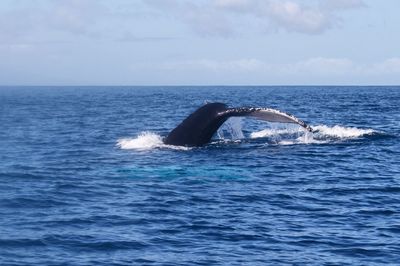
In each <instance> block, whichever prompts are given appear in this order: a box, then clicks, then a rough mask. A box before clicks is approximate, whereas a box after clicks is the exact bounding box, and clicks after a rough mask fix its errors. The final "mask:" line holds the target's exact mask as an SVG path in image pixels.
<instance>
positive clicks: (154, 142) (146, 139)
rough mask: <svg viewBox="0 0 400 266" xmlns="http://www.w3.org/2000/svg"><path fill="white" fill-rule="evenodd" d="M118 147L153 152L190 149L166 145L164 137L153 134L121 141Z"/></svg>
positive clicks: (143, 134) (146, 133)
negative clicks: (164, 149)
mask: <svg viewBox="0 0 400 266" xmlns="http://www.w3.org/2000/svg"><path fill="white" fill-rule="evenodd" d="M117 146H118V147H119V148H121V149H123V150H151V149H156V148H170V149H175V150H188V149H190V148H188V147H182V146H172V145H166V144H164V142H163V140H162V137H161V136H160V135H158V134H156V133H153V132H147V131H146V132H142V133H140V134H139V135H138V136H137V137H135V138H123V139H119V140H118V142H117Z"/></svg>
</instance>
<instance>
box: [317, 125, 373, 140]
mask: <svg viewBox="0 0 400 266" xmlns="http://www.w3.org/2000/svg"><path fill="white" fill-rule="evenodd" d="M313 129H314V131H316V134H319V135H322V136H327V137H333V138H338V139H352V138H359V137H363V136H366V135H372V134H374V133H376V131H375V130H373V129H360V128H356V127H342V126H338V125H336V126H333V127H328V126H325V125H318V126H315V127H313Z"/></svg>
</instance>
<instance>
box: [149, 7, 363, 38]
mask: <svg viewBox="0 0 400 266" xmlns="http://www.w3.org/2000/svg"><path fill="white" fill-rule="evenodd" d="M145 3H147V4H150V5H151V6H152V7H155V8H158V9H159V10H160V11H162V12H166V13H168V14H170V15H172V17H174V18H175V19H177V20H181V21H183V22H184V23H185V24H187V25H189V27H190V28H191V29H192V30H194V31H195V32H197V33H199V34H201V35H216V36H218V35H219V36H222V37H226V36H230V35H233V33H237V32H238V31H240V30H242V31H245V30H247V29H248V28H249V27H250V26H252V27H253V26H254V25H261V30H263V28H264V30H265V29H266V28H267V29H268V28H271V27H273V28H275V29H277V30H285V31H288V32H298V33H304V34H320V33H323V32H325V31H327V30H328V29H330V28H333V27H335V26H337V25H338V24H339V23H338V22H339V21H340V16H339V15H340V13H342V12H343V11H344V10H348V9H358V8H361V7H365V4H364V3H363V1H362V0H348V1H345V0H318V1H300V0H279V1H278V0H212V1H206V2H203V1H196V2H194V1H187V0H168V1H166V0H147V1H145ZM243 24H245V25H243ZM246 24H247V25H246ZM245 26H246V27H245Z"/></svg>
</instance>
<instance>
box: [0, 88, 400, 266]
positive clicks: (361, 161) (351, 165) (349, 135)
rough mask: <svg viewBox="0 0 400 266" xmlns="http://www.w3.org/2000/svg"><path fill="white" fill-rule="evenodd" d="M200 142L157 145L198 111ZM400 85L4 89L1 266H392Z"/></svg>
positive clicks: (399, 209)
mask: <svg viewBox="0 0 400 266" xmlns="http://www.w3.org/2000/svg"><path fill="white" fill-rule="evenodd" d="M213 101H218V102H223V103H226V104H228V105H229V106H232V107H240V106H255V107H271V108H276V109H279V110H282V111H285V112H289V113H291V114H293V115H295V116H297V117H298V118H300V119H302V120H304V121H306V122H307V123H309V124H310V125H311V126H312V127H313V128H314V130H315V133H314V134H312V135H310V134H305V133H304V132H303V130H302V129H300V128H299V127H298V126H295V125H288V124H277V123H266V122H260V121H256V120H252V119H241V118H234V119H230V120H228V122H227V123H226V124H225V125H223V127H222V128H221V129H220V131H219V132H218V134H216V136H215V137H214V139H213V141H212V142H211V143H210V144H209V145H206V146H204V147H199V148H186V147H174V146H168V145H164V144H163V143H162V138H163V137H165V136H166V135H167V133H168V132H169V131H170V130H171V129H173V128H174V127H175V126H176V125H178V124H179V123H180V122H181V121H182V119H184V118H185V117H186V116H188V115H189V114H190V113H191V112H193V111H194V110H196V109H197V108H198V107H200V106H202V105H203V104H204V103H206V102H213ZM399 121H400V87H317V86H311V87H304V86H303V87H296V86H292V87H274V86H272V87H271V86H270V87H223V86H210V87H111V86H110V87H1V88H0V265H30V266H32V265H107V266H111V265H400V141H399V140H400V122H399Z"/></svg>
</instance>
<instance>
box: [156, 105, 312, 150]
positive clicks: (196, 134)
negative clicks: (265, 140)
mask: <svg viewBox="0 0 400 266" xmlns="http://www.w3.org/2000/svg"><path fill="white" fill-rule="evenodd" d="M233 116H246V117H253V118H256V119H260V120H264V121H268V122H278V123H295V124H298V125H300V126H302V127H303V128H305V129H306V130H308V131H310V132H312V129H311V127H310V126H308V125H307V124H306V123H305V122H304V121H302V120H300V119H298V118H297V117H295V116H293V115H291V114H288V113H284V112H281V111H279V110H276V109H271V108H257V107H240V108H229V107H228V106H227V105H226V104H223V103H208V104H205V105H203V106H202V107H200V108H199V109H197V110H196V111H195V112H194V113H192V114H191V115H189V116H188V117H187V118H186V119H185V120H183V121H182V122H181V123H180V124H179V125H178V126H177V127H176V128H174V129H173V130H172V131H171V132H170V133H169V134H168V136H167V137H166V138H165V139H164V143H165V144H169V145H178V146H202V145H204V144H207V143H209V142H210V140H211V138H212V136H213V135H214V134H215V132H216V131H217V130H218V128H219V127H220V126H221V125H222V124H223V123H224V122H225V121H226V120H227V119H228V118H230V117H233Z"/></svg>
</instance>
